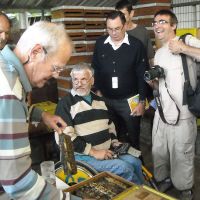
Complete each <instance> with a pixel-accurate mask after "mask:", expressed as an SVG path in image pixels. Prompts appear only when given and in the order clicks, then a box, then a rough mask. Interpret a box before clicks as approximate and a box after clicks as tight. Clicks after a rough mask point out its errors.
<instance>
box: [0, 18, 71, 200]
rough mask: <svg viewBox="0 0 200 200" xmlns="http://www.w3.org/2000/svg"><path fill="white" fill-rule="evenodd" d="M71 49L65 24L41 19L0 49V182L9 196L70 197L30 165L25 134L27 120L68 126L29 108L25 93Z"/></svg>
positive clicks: (26, 198)
mask: <svg viewBox="0 0 200 200" xmlns="http://www.w3.org/2000/svg"><path fill="white" fill-rule="evenodd" d="M71 52H72V43H71V40H70V38H69V37H68V35H67V34H66V30H65V28H64V26H63V25H58V24H54V23H50V22H44V21H43V22H42V21H41V22H37V23H35V24H34V25H32V26H30V27H29V28H28V29H27V30H26V31H25V32H24V33H23V34H22V36H21V37H20V39H19V41H18V43H17V44H16V46H15V48H14V49H11V48H10V47H9V46H8V45H6V46H5V47H4V48H3V49H2V50H1V52H0V172H1V173H0V182H1V184H2V186H3V188H4V190H5V192H6V193H7V194H8V195H9V197H10V199H23V200H30V199H38V200H43V199H48V200H55V199H56V200H59V199H69V196H66V194H64V193H63V192H62V191H60V190H57V189H56V188H55V187H54V186H52V185H50V184H49V183H48V182H46V181H45V180H44V179H43V178H42V177H41V176H39V175H38V174H37V173H36V172H35V171H33V170H32V169H31V158H30V154H31V149H30V143H29V136H28V124H29V122H32V121H37V122H39V121H41V120H42V121H43V122H44V123H45V124H46V125H47V126H49V127H50V128H52V129H54V130H56V131H57V132H58V133H61V132H62V130H63V129H64V128H65V127H66V126H67V124H66V123H65V122H64V121H63V120H62V118H61V117H59V116H56V115H51V114H49V113H47V112H44V111H41V110H39V109H37V108H35V109H32V110H28V106H27V104H26V94H27V93H28V92H30V91H31V90H32V87H39V88H41V87H43V86H44V84H45V83H46V82H47V81H48V80H49V79H50V78H52V77H55V78H57V77H58V76H59V73H60V70H61V69H62V67H63V66H65V64H66V62H67V61H68V59H69V57H70V56H71ZM55 66H56V67H55ZM58 66H59V68H58ZM58 69H59V70H58ZM29 113H30V114H29ZM58 124H60V125H61V127H60V125H59V126H58ZM67 195H68V194H67ZM2 198H3V197H0V199H2Z"/></svg>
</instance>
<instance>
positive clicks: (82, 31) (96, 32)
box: [51, 6, 113, 97]
mask: <svg viewBox="0 0 200 200" xmlns="http://www.w3.org/2000/svg"><path fill="white" fill-rule="evenodd" d="M111 10H113V8H110V7H84V6H61V7H56V8H52V10H51V13H52V22H58V23H59V22H61V23H64V25H65V28H66V32H67V33H68V34H69V36H70V37H71V39H72V41H73V43H74V46H75V52H74V53H73V55H72V57H71V58H70V60H69V62H68V65H69V66H70V67H71V68H72V67H73V66H74V65H75V64H77V63H79V62H86V63H91V59H92V54H93V50H94V45H95V42H96V39H97V38H98V37H100V36H102V35H104V34H105V33H106V27H105V18H106V15H107V13H109V12H110V11H111ZM69 73H70V69H68V70H65V71H64V72H62V73H61V76H60V78H59V79H58V94H59V97H62V96H63V95H66V94H67V92H69V90H70V88H71V79H70V76H69Z"/></svg>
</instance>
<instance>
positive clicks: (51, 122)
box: [42, 112, 67, 134]
mask: <svg viewBox="0 0 200 200" xmlns="http://www.w3.org/2000/svg"><path fill="white" fill-rule="evenodd" d="M42 120H43V122H44V123H45V124H46V125H47V126H48V127H50V128H52V129H54V130H55V131H56V132H57V133H59V134H61V133H62V132H63V130H64V129H65V128H66V126H67V124H66V123H65V122H64V121H63V119H62V118H61V117H59V116H57V115H52V114H50V113H48V112H43V113H42Z"/></svg>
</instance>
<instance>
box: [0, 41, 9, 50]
mask: <svg viewBox="0 0 200 200" xmlns="http://www.w3.org/2000/svg"><path fill="white" fill-rule="evenodd" d="M6 42H7V41H6V40H3V39H0V49H3V48H4V46H5V45H6Z"/></svg>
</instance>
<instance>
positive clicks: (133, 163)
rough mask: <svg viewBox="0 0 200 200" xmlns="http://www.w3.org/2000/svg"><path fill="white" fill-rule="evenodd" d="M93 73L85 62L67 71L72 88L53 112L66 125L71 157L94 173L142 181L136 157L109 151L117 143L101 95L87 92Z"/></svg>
mask: <svg viewBox="0 0 200 200" xmlns="http://www.w3.org/2000/svg"><path fill="white" fill-rule="evenodd" d="M93 74H94V70H93V69H92V68H91V67H90V66H88V64H86V63H80V64H77V65H76V66H74V67H73V69H72V71H71V74H70V75H71V78H72V85H73V88H72V90H71V92H70V94H68V95H67V96H65V97H63V98H62V99H61V100H60V101H59V102H58V105H57V108H56V114H57V115H59V116H61V117H62V118H63V119H64V120H65V122H66V123H67V124H68V126H67V127H66V129H65V130H64V131H63V132H64V133H65V134H67V135H69V136H70V137H71V139H72V142H73V146H74V151H75V159H76V160H79V161H84V162H86V163H88V164H89V165H90V166H92V167H93V168H94V169H96V170H97V171H98V172H103V171H109V172H112V173H114V174H117V175H119V176H121V177H123V178H125V179H127V180H129V181H132V182H134V183H136V184H142V183H143V175H142V170H141V161H140V159H139V158H136V157H133V156H131V155H129V154H124V155H120V156H119V158H114V152H113V151H111V150H110V148H111V147H116V146H118V145H120V144H121V143H119V142H118V140H117V138H116V132H115V127H114V124H113V123H112V121H111V120H110V119H109V113H108V110H107V107H106V105H105V102H104V101H103V98H102V97H99V96H97V95H96V94H95V93H93V92H91V87H92V85H93V84H94V77H93ZM57 136H58V135H57V134H56V137H57ZM57 139H58V137H57ZM57 139H56V140H57Z"/></svg>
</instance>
